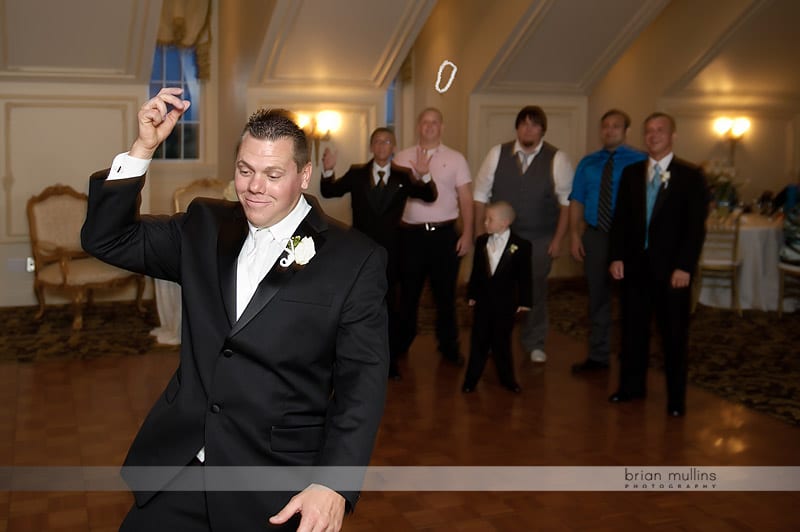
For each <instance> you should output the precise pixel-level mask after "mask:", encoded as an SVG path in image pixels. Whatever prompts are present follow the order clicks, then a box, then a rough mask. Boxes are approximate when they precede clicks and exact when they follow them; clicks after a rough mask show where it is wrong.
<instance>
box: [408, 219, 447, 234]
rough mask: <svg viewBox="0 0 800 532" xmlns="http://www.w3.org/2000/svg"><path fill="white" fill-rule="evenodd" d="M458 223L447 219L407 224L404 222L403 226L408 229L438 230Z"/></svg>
mask: <svg viewBox="0 0 800 532" xmlns="http://www.w3.org/2000/svg"><path fill="white" fill-rule="evenodd" d="M455 223H456V221H455V220H445V221H444V222H425V223H424V224H407V223H405V222H403V227H406V228H408V229H419V230H422V231H436V230H437V229H441V228H443V227H450V226H452V225H454V224H455Z"/></svg>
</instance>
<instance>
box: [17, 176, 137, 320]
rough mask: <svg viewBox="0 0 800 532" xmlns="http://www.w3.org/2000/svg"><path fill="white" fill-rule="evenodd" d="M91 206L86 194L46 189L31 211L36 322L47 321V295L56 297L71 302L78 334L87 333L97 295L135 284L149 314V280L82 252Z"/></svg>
mask: <svg viewBox="0 0 800 532" xmlns="http://www.w3.org/2000/svg"><path fill="white" fill-rule="evenodd" d="M86 206H87V197H86V194H81V193H80V192H77V191H76V190H74V189H72V188H70V187H68V186H64V185H55V186H51V187H48V188H46V189H44V190H43V191H42V193H41V194H39V195H37V196H33V197H32V198H30V199H29V200H28V205H27V212H28V225H29V228H30V238H31V248H32V250H33V260H34V264H35V271H34V278H33V290H34V292H35V293H36V299H37V300H38V302H39V311H38V313H37V314H36V319H40V318H41V317H42V316H43V315H44V310H45V293H46V291H48V290H53V291H57V292H60V293H62V294H65V295H67V296H68V297H69V298H70V299H71V300H72V304H73V307H74V316H73V320H72V328H73V330H79V329H81V327H83V305H84V303H85V302H87V301H88V302H91V299H92V291H93V290H98V289H111V288H116V287H118V286H121V285H124V284H126V283H135V284H136V305H137V307H138V309H139V311H140V312H144V307H143V306H142V293H143V292H144V276H142V275H140V274H136V273H131V272H129V271H127V270H123V269H120V268H117V267H114V266H111V265H109V264H106V263H104V262H102V261H100V260H98V259H96V258H94V257H92V256H90V255H89V254H87V253H86V252H85V251H83V248H82V247H81V240H80V238H81V236H80V233H81V226H82V225H83V221H84V219H85V218H86Z"/></svg>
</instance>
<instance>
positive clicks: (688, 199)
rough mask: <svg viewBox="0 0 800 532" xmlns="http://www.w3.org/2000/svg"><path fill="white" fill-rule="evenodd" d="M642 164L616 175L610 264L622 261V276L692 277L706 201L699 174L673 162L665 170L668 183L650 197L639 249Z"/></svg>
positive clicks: (642, 215) (643, 204)
mask: <svg viewBox="0 0 800 532" xmlns="http://www.w3.org/2000/svg"><path fill="white" fill-rule="evenodd" d="M647 165H648V160H647V159H645V160H644V161H640V162H637V163H633V164H631V165H629V166H627V167H625V169H624V170H623V171H622V177H621V179H620V185H619V193H618V195H617V204H616V208H615V211H614V219H613V222H612V224H611V236H610V246H611V247H610V260H611V261H615V260H621V261H623V263H624V267H625V277H628V276H629V274H632V275H636V274H648V275H650V276H652V277H654V278H656V279H658V280H667V279H669V278H670V276H671V275H672V272H673V271H674V270H675V269H681V270H683V271H686V272H688V273H690V274H691V275H692V276H694V272H695V268H696V266H697V262H698V260H699V259H700V252H701V250H702V248H703V241H704V240H705V220H706V215H707V201H706V198H707V197H708V196H707V191H706V184H705V178H704V177H703V173H702V172H701V171H700V169H699V168H698V167H697V166H695V165H693V164H691V163H688V162H686V161H683V160H681V159H678V158H677V157H673V159H672V162H670V164H669V168H667V171H668V172H669V173H670V179H669V181H668V183H667V184H662V185H661V188H660V189H659V192H658V195H657V196H656V202H655V205H654V207H653V213H652V216H651V218H650V230H649V240H648V248H647V250H645V248H644V244H645V229H646V223H647V201H646V195H647V192H646V191H647ZM643 269H646V270H647V271H643Z"/></svg>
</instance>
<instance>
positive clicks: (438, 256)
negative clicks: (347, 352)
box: [400, 223, 460, 360]
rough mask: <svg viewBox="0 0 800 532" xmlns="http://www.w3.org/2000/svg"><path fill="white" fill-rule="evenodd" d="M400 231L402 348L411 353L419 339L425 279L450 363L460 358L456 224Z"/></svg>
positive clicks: (441, 345)
mask: <svg viewBox="0 0 800 532" xmlns="http://www.w3.org/2000/svg"><path fill="white" fill-rule="evenodd" d="M432 229H433V230H427V229H426V228H424V227H417V226H412V227H403V228H402V229H401V239H402V252H403V257H402V261H401V271H400V287H401V289H400V294H401V300H402V303H401V326H402V328H403V333H402V343H401V347H400V349H402V351H403V352H405V351H408V348H409V347H411V344H412V342H413V341H414V338H415V337H416V336H417V317H418V309H419V299H420V296H421V295H422V289H423V287H424V286H425V280H426V279H428V280H429V281H430V287H431V292H432V294H433V301H434V304H435V305H436V340H437V342H438V348H439V352H440V353H441V355H442V356H443V357H444V358H446V359H449V360H456V359H457V358H458V357H459V350H458V325H457V323H456V300H455V298H456V281H457V278H458V266H459V262H460V257H459V256H458V253H457V252H456V243H457V242H458V234H457V233H456V230H455V224H454V223H452V224H449V225H444V226H438V227H434V228H432Z"/></svg>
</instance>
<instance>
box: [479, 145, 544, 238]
mask: <svg viewBox="0 0 800 532" xmlns="http://www.w3.org/2000/svg"><path fill="white" fill-rule="evenodd" d="M557 151H558V149H557V148H556V147H555V146H553V145H551V144H548V143H547V142H544V143H543V144H542V149H541V150H540V151H539V153H538V154H537V155H536V157H534V158H533V161H532V162H531V164H530V166H528V170H527V171H526V172H525V173H524V174H523V173H522V165H521V163H520V160H519V157H518V156H516V155H514V142H507V143H506V144H503V145H502V147H501V148H500V160H499V161H498V162H497V169H496V170H495V172H494V184H493V185H492V201H501V200H502V201H507V202H508V203H510V204H511V206H512V207H514V210H515V211H516V213H517V219H516V220H515V221H514V225H513V229H514V232H516V233H517V234H519V235H520V236H521V237H522V238H526V239H528V240H535V239H539V238H551V237H552V236H553V234H555V232H556V226H557V225H558V215H559V203H558V197H557V196H556V192H555V184H554V182H553V158H554V157H555V155H556V152H557Z"/></svg>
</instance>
